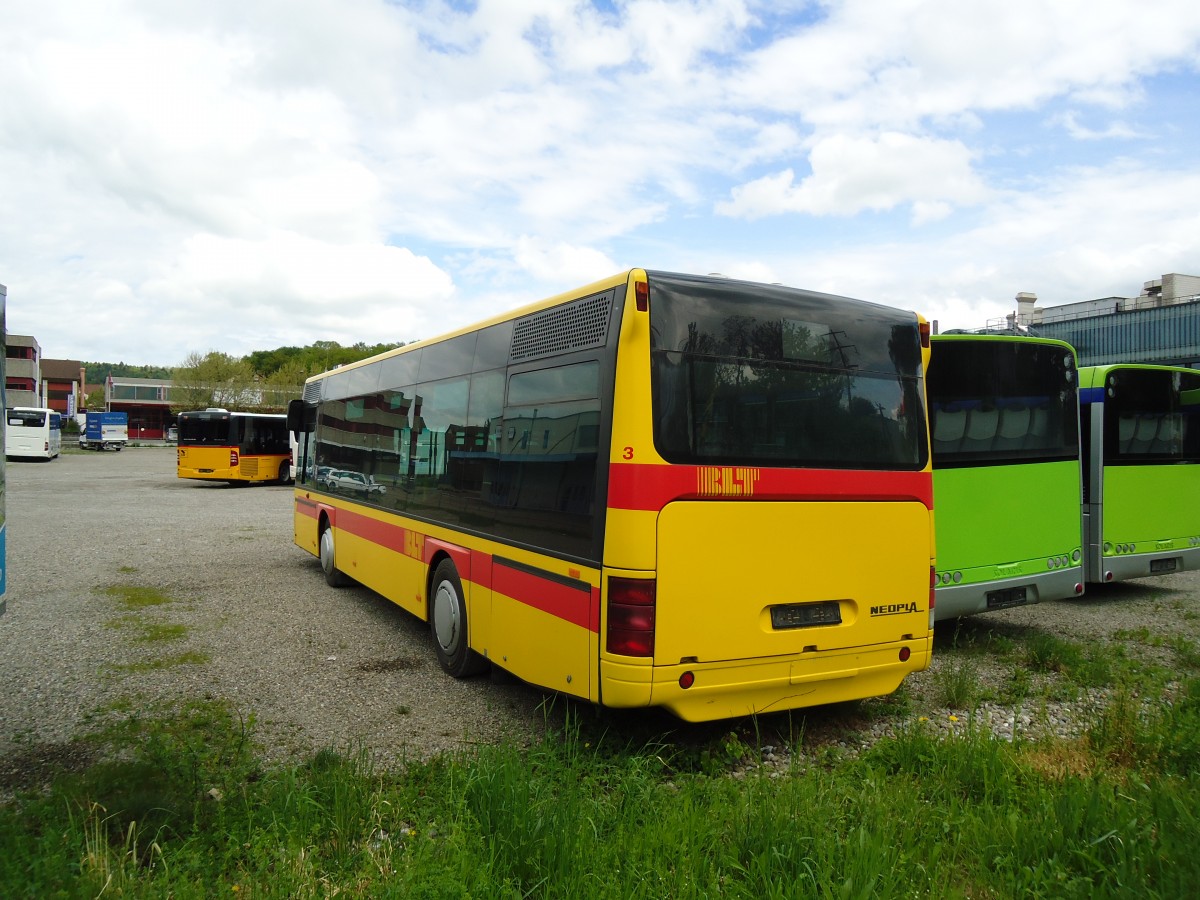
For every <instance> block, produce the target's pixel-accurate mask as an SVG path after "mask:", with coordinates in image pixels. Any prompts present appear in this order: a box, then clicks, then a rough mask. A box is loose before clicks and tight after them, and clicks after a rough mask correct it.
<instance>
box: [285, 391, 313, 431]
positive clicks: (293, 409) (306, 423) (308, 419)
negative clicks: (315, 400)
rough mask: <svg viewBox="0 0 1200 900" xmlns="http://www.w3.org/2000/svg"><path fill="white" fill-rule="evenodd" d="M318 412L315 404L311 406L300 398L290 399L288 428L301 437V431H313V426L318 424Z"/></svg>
mask: <svg viewBox="0 0 1200 900" xmlns="http://www.w3.org/2000/svg"><path fill="white" fill-rule="evenodd" d="M316 412H317V408H316V407H315V406H309V405H308V404H307V403H305V402H304V401H303V400H300V399H299V398H297V399H295V400H292V401H289V402H288V410H287V427H288V430H289V431H290V432H291V433H292V434H294V435H296V437H297V438H299V437H300V434H301V432H308V431H312V430H313V426H315V425H316V424H317V423H316V418H317V417H316Z"/></svg>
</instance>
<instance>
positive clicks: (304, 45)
mask: <svg viewBox="0 0 1200 900" xmlns="http://www.w3.org/2000/svg"><path fill="white" fill-rule="evenodd" d="M1198 51H1200V6H1197V5H1196V4H1194V3H1187V2H1183V0H1162V2H1158V3H1154V4H1149V5H1146V4H1143V5H1141V6H1134V5H1132V4H1124V3H1117V4H1099V5H1097V4H1094V3H1085V2H1083V0H1062V2H1061V3H1055V4H1046V3H1044V2H1040V0H1007V2H1003V3H1001V2H1000V0H980V2H979V3H975V4H962V3H958V2H953V0H899V2H893V0H829V2H822V3H819V4H813V3H806V2H801V0H795V2H791V3H767V2H765V0H624V2H621V3H615V4H596V3H593V2H588V0H480V2H478V3H472V4H463V3H458V2H443V0H422V2H419V3H404V4H397V3H391V2H384V0H337V2H334V0H314V2H311V3H305V4H302V5H300V6H297V5H296V4H295V3H292V2H288V0H262V2H258V3H253V4H248V5H247V4H245V3H241V2H235V0H212V2H208V3H204V4H183V5H180V4H157V3H148V2H145V0H108V2H105V3H103V4H79V3H73V2H68V0H42V2H39V3H37V4H21V3H10V4H5V5H3V6H0V171H2V172H3V173H4V193H3V198H4V204H5V207H4V209H3V211H2V212H3V215H0V281H3V282H5V283H7V284H8V285H9V287H10V294H9V313H10V315H9V320H10V326H12V327H13V328H14V329H17V330H21V331H25V332H34V333H37V332H38V331H40V332H41V333H39V334H38V337H39V340H42V342H43V344H44V345H45V347H46V349H47V352H48V353H49V354H50V355H51V356H82V357H86V358H107V357H110V356H116V355H118V354H120V355H123V356H124V358H125V359H126V360H129V361H147V362H154V361H175V360H178V359H181V358H182V357H183V356H184V355H185V354H186V352H188V351H190V350H196V349H203V350H206V349H210V346H206V345H211V346H213V347H215V348H217V349H224V350H227V351H230V352H234V351H237V350H239V349H240V347H241V345H242V344H245V343H246V342H250V343H249V345H248V346H247V347H246V349H260V348H262V347H263V346H269V345H270V344H271V342H273V341H278V342H284V341H286V342H291V343H311V341H313V340H321V339H338V340H341V339H346V340H368V339H371V337H372V335H373V334H376V333H380V332H388V333H389V336H390V337H391V338H393V339H398V340H407V339H410V338H413V337H428V336H431V335H432V334H433V333H435V332H436V331H440V330H442V328H443V327H453V326H456V325H459V324H463V323H464V322H465V321H467V320H468V319H469V318H472V317H474V316H475V315H476V314H479V313H481V312H482V313H491V312H495V311H496V309H498V308H499V307H498V306H497V304H508V303H512V304H514V305H515V304H516V303H519V302H526V301H528V300H532V299H536V298H537V297H538V296H542V295H544V294H548V293H551V292H554V291H558V290H561V289H563V288H565V287H568V286H570V285H573V284H582V283H583V282H585V281H587V280H589V279H591V278H593V277H597V276H600V275H607V274H611V272H613V271H616V270H617V269H619V268H622V267H624V266H625V265H627V264H630V263H632V264H648V265H655V266H658V265H661V266H663V267H668V266H675V267H683V266H684V265H685V264H691V263H693V262H694V261H696V260H720V263H713V264H709V263H703V264H700V270H706V269H708V268H720V269H721V270H722V271H725V273H726V274H729V275H731V276H736V277H756V278H757V277H761V278H763V279H766V280H788V281H790V282H791V283H799V284H801V285H802V286H812V287H822V285H818V284H813V283H811V281H810V279H817V280H821V281H827V282H828V284H824V285H823V287H824V289H829V290H835V291H843V290H844V284H843V285H841V286H839V283H838V282H839V280H840V281H841V282H843V283H844V282H845V280H846V279H847V274H848V271H849V270H852V272H853V278H854V279H859V280H861V281H862V282H863V286H864V288H865V289H867V290H869V291H873V292H875V293H881V292H882V293H884V294H886V295H887V296H889V297H891V296H897V297H899V298H900V299H901V300H903V299H904V298H905V297H907V296H908V294H905V293H904V292H903V291H900V292H898V293H897V292H896V289H895V287H894V285H893V284H892V282H891V281H889V279H893V278H895V277H896V273H897V272H902V273H904V276H903V277H904V280H905V282H906V285H907V286H909V287H910V288H911V292H910V293H913V294H914V295H915V296H918V297H919V298H926V297H928V298H933V297H939V296H942V297H948V298H951V299H953V300H954V302H961V303H964V304H966V303H971V304H974V303H977V302H979V300H980V298H982V297H984V296H986V295H987V294H988V290H989V283H990V279H995V280H996V281H1006V282H1017V283H1018V284H1017V286H1015V287H1013V288H1009V287H1005V293H1006V294H1007V293H1012V292H1013V291H1015V290H1021V289H1033V290H1038V287H1037V286H1036V285H1034V284H1033V282H1039V283H1041V284H1043V285H1045V284H1054V285H1057V286H1058V287H1057V288H1055V290H1058V291H1061V292H1062V293H1064V294H1065V293H1070V292H1072V291H1084V292H1086V291H1087V289H1088V286H1089V285H1090V284H1092V283H1099V282H1101V281H1103V279H1104V278H1106V277H1107V278H1117V279H1128V278H1129V277H1130V271H1131V270H1132V268H1134V267H1137V266H1143V265H1144V266H1147V267H1148V268H1149V270H1150V271H1149V272H1140V273H1139V274H1138V275H1137V276H1136V277H1135V278H1134V279H1133V280H1134V281H1135V282H1136V283H1137V284H1139V285H1140V282H1141V280H1144V279H1145V278H1148V277H1154V276H1155V275H1157V274H1161V272H1159V271H1158V270H1159V269H1162V270H1164V271H1165V270H1168V269H1171V268H1181V269H1183V270H1185V271H1186V270H1187V269H1189V268H1191V269H1195V268H1196V266H1195V265H1194V264H1193V263H1192V262H1190V260H1194V259H1195V258H1197V257H1196V253H1195V250H1196V248H1195V245H1194V242H1193V241H1192V239H1191V238H1190V237H1189V236H1188V235H1189V234H1191V233H1194V232H1195V229H1194V227H1193V225H1194V223H1193V222H1191V220H1188V219H1186V218H1181V217H1183V216H1184V213H1183V212H1181V211H1180V209H1181V207H1182V204H1183V203H1184V201H1183V200H1181V199H1180V198H1181V196H1182V195H1181V194H1180V192H1179V191H1177V190H1175V189H1174V184H1175V183H1180V184H1190V183H1191V182H1190V179H1191V178H1192V177H1193V176H1194V174H1195V171H1196V168H1197V164H1196V163H1194V161H1188V160H1187V159H1186V152H1185V151H1184V150H1180V149H1178V148H1186V147H1189V146H1191V145H1193V144H1194V142H1195V139H1196V137H1197V135H1196V131H1197V130H1198V128H1200V126H1198V125H1197V124H1196V123H1195V122H1194V117H1190V116H1188V115H1186V114H1185V112H1186V110H1188V109H1190V107H1189V106H1188V98H1189V97H1191V96H1194V92H1195V90H1196V80H1197V79H1196V59H1197V58H1200V54H1198ZM1017 119H1019V120H1020V121H1019V122H1017V123H1016V124H1012V120H1017ZM1168 131H1169V132H1170V134H1171V140H1169V141H1166V140H1162V139H1161V138H1162V136H1163V135H1164V134H1165V133H1167V132H1168ZM1147 136H1152V137H1154V138H1158V140H1128V139H1127V138H1131V137H1138V138H1144V137H1147ZM1116 154H1122V156H1120V157H1118V156H1116ZM1085 167H1087V168H1085ZM1168 169H1169V170H1171V172H1172V178H1173V179H1174V181H1173V182H1172V183H1167V182H1165V181H1164V180H1163V179H1162V178H1161V177H1160V176H1161V171H1160V170H1168ZM1087 172H1090V173H1092V174H1090V175H1087V174H1084V173H1087ZM1083 184H1087V185H1089V189H1088V190H1090V191H1093V192H1095V193H1094V194H1091V193H1089V192H1088V190H1084V189H1083V188H1081V187H1080V186H1081V185H1083ZM1139 187H1140V189H1139ZM1106 192H1107V193H1106ZM1185 193H1186V192H1185ZM1193 208H1194V207H1193ZM1147 209H1153V210H1156V211H1157V213H1158V220H1157V221H1154V220H1152V219H1151V217H1150V216H1148V215H1147V213H1146V210H1147ZM1076 210H1086V215H1085V214H1077V213H1076ZM714 212H715V213H716V214H714ZM1018 221H1019V222H1020V224H1019V226H1018V224H1017V223H1018ZM1130 222H1136V223H1138V224H1139V225H1140V226H1141V228H1142V230H1141V231H1138V230H1136V229H1134V228H1131V227H1128V223H1130ZM1168 224H1169V225H1171V226H1172V227H1173V228H1174V230H1173V231H1170V230H1168V229H1167V225H1168ZM1189 229H1191V230H1190V231H1189ZM831 235H832V236H831ZM1034 235H1036V239H1034V237H1033V236H1034ZM1189 253H1192V256H1190V257H1189V256H1188V254H1189ZM893 254H894V255H893ZM625 256H631V257H634V258H633V259H631V260H630V261H629V263H627V262H625V261H624V257H625ZM613 260H620V261H619V262H618V263H617V264H615V265H614V264H613ZM798 260H802V261H803V262H804V265H799V263H798V262H797V261H798ZM1157 261H1161V262H1157ZM1168 261H1170V262H1169V264H1168ZM1117 262H1120V265H1116V263H1117ZM839 266H842V267H845V268H840V269H839ZM1072 266H1078V267H1080V269H1081V270H1086V271H1087V272H1088V273H1092V274H1089V275H1087V276H1086V277H1085V276H1083V275H1081V274H1079V273H1075V274H1073V275H1072V274H1068V271H1069V270H1070V268H1071V267H1072ZM876 267H878V269H879V273H878V274H877V275H876V274H875V272H874V270H875V268H876ZM930 267H936V269H937V271H938V276H937V278H932V277H931V276H928V275H923V274H922V270H923V268H930ZM1089 278H1091V279H1093V280H1091V281H1089V280H1088V279H1089ZM872 279H874V280H872ZM1117 289H1118V288H1117V287H1116V286H1113V285H1109V286H1107V287H1103V288H1101V289H1100V293H1101V294H1104V293H1111V292H1113V291H1115V290H1117ZM1085 297H1086V293H1085ZM956 298H957V299H956ZM213 308H216V309H217V310H219V314H220V315H219V318H218V321H219V322H220V325H219V326H218V327H216V328H213V327H212V325H211V320H212V319H213V316H212V315H211V314H207V315H205V314H202V311H204V310H207V309H213ZM206 329H211V330H206ZM364 329H365V330H364ZM255 341H258V342H260V343H258V344H257V345H256V344H255V343H254V342H255Z"/></svg>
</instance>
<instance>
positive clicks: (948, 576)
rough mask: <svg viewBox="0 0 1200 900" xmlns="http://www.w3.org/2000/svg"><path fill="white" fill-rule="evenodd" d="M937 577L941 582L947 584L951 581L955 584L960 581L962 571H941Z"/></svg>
mask: <svg viewBox="0 0 1200 900" xmlns="http://www.w3.org/2000/svg"><path fill="white" fill-rule="evenodd" d="M937 579H938V581H939V582H941V583H942V584H949V583H950V582H952V581H953V582H954V583H955V584H960V583H961V582H962V572H943V573H942V574H941V575H939V576H937Z"/></svg>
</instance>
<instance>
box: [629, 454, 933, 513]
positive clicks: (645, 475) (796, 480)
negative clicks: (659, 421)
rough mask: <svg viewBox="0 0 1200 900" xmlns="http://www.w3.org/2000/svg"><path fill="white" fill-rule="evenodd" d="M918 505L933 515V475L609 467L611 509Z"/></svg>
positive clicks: (636, 464)
mask: <svg viewBox="0 0 1200 900" xmlns="http://www.w3.org/2000/svg"><path fill="white" fill-rule="evenodd" d="M750 498H752V499H754V500H807V501H819V500H830V501H852V500H868V501H871V500H875V501H878V500H886V501H896V500H917V501H920V502H921V503H923V504H924V505H925V506H926V508H928V509H933V476H932V475H931V474H930V473H929V472H876V471H869V470H863V469H769V468H758V467H750V466H671V465H655V464H647V463H612V464H610V465H609V478H608V505H609V506H610V507H613V508H615V509H635V510H658V509H662V508H663V507H664V506H666V505H667V504H668V503H670V502H671V501H673V500H737V499H750Z"/></svg>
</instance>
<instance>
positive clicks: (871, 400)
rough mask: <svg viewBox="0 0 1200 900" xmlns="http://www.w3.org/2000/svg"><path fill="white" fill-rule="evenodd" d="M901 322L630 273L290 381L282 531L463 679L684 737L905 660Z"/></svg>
mask: <svg viewBox="0 0 1200 900" xmlns="http://www.w3.org/2000/svg"><path fill="white" fill-rule="evenodd" d="M928 347H929V341H928V327H927V325H926V323H925V322H924V321H923V320H922V319H921V318H920V317H919V316H917V315H915V314H914V313H910V312H901V311H898V310H895V309H891V308H889V307H885V306H881V305H877V304H872V303H866V302H862V301H858V300H851V299H848V298H844V297H835V296H830V295H826V294H818V293H813V292H809V291H802V290H796V289H793V288H788V287H782V286H778V285H767V284H755V283H750V282H744V281H735V280H730V279H725V278H720V277H697V276H689V275H679V274H672V273H667V272H654V271H649V272H648V271H646V270H643V269H633V270H631V271H628V272H624V273H621V274H619V275H616V276H614V277H612V278H609V279H606V280H604V281H600V282H597V283H595V284H591V285H588V286H587V287H584V288H580V289H579V290H576V291H571V292H569V293H565V294H561V295H559V296H556V297H553V298H550V299H548V300H545V301H543V302H540V303H536V304H533V305H531V306H528V307H525V308H523V309H520V310H517V311H515V312H512V313H508V314H504V315H500V316H496V317H495V318H493V319H491V320H489V321H486V322H483V323H481V324H479V325H477V326H474V327H470V328H464V329H461V330H459V331H455V332H453V333H451V334H447V335H445V336H444V337H440V338H436V339H431V340H427V341H421V342H419V343H416V344H412V345H409V346H406V347H402V348H400V349H397V350H393V351H389V352H388V353H385V354H382V355H380V356H376V357H373V358H371V359H369V360H364V361H362V362H360V363H355V364H352V365H349V366H344V367H342V368H339V369H337V370H334V371H331V372H326V373H324V374H322V375H318V376H315V377H313V378H311V379H309V381H308V382H307V383H306V385H305V388H304V396H303V398H302V399H300V400H296V401H293V403H292V406H291V407H290V408H289V412H288V420H289V427H291V428H292V429H293V430H294V432H295V435H296V437H297V439H298V441H299V447H300V454H299V455H300V458H301V459H302V460H303V462H302V463H301V464H300V466H299V471H298V472H297V480H296V487H295V510H294V529H295V542H296V544H297V545H299V546H300V547H302V548H304V549H305V550H307V551H309V552H310V553H312V554H314V555H315V556H317V557H318V558H319V559H320V564H321V568H322V569H323V571H324V574H325V578H326V580H327V581H328V582H329V583H330V584H331V585H337V584H341V583H344V582H345V580H346V578H347V576H349V577H350V578H353V579H354V580H356V581H358V582H360V583H361V584H363V585H365V586H366V587H368V588H370V589H372V590H374V591H376V592H378V593H379V594H381V595H383V596H384V597H386V598H387V599H389V600H391V601H393V602H395V603H397V604H398V605H400V606H401V607H403V608H404V609H406V610H408V611H409V612H410V613H412V614H413V615H415V616H417V617H419V618H420V619H422V620H426V621H428V622H429V623H430V626H431V631H432V635H433V643H434V648H435V652H436V654H437V656H438V659H439V662H440V663H441V665H442V667H443V669H444V670H445V671H446V672H447V673H449V674H450V675H452V676H455V677H464V676H467V675H470V674H472V673H475V672H478V671H480V670H481V669H482V668H483V667H485V666H486V665H488V664H489V663H490V664H492V665H496V666H500V667H502V668H503V669H505V670H507V671H509V672H511V673H512V674H514V675H516V676H517V677H519V678H521V679H524V680H525V681H528V682H531V683H533V684H537V685H540V686H543V687H546V688H549V689H552V690H554V691H560V692H564V693H566V694H570V695H574V696H576V697H580V698H584V699H586V700H590V701H592V702H595V703H598V704H603V705H605V706H610V707H646V706H658V707H665V708H666V709H669V710H670V711H672V712H673V713H675V714H676V715H678V716H680V717H681V718H683V719H687V720H692V721H700V720H710V719H718V718H726V717H732V716H741V715H747V714H753V713H764V712H772V711H777V710H786V709H793V708H797V707H805V706H811V705H815V704H822V703H830V702H834V701H843V700H848V699H853V698H861V697H868V696H877V695H882V694H886V693H889V692H891V691H893V690H894V689H895V688H896V687H897V686H898V685H899V684H900V682H901V681H902V680H903V679H904V677H905V676H906V675H907V674H909V673H910V672H913V671H916V670H919V669H923V668H925V666H926V665H927V664H928V662H929V658H930V650H931V638H932V627H933V610H932V608H931V607H932V605H933V591H932V584H931V579H932V566H933V551H932V547H933V514H932V506H933V503H932V475H931V469H930V463H929V450H928V424H927V419H926V408H925V395H924V372H925V367H926V365H927V362H928V352H929V351H928Z"/></svg>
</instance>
